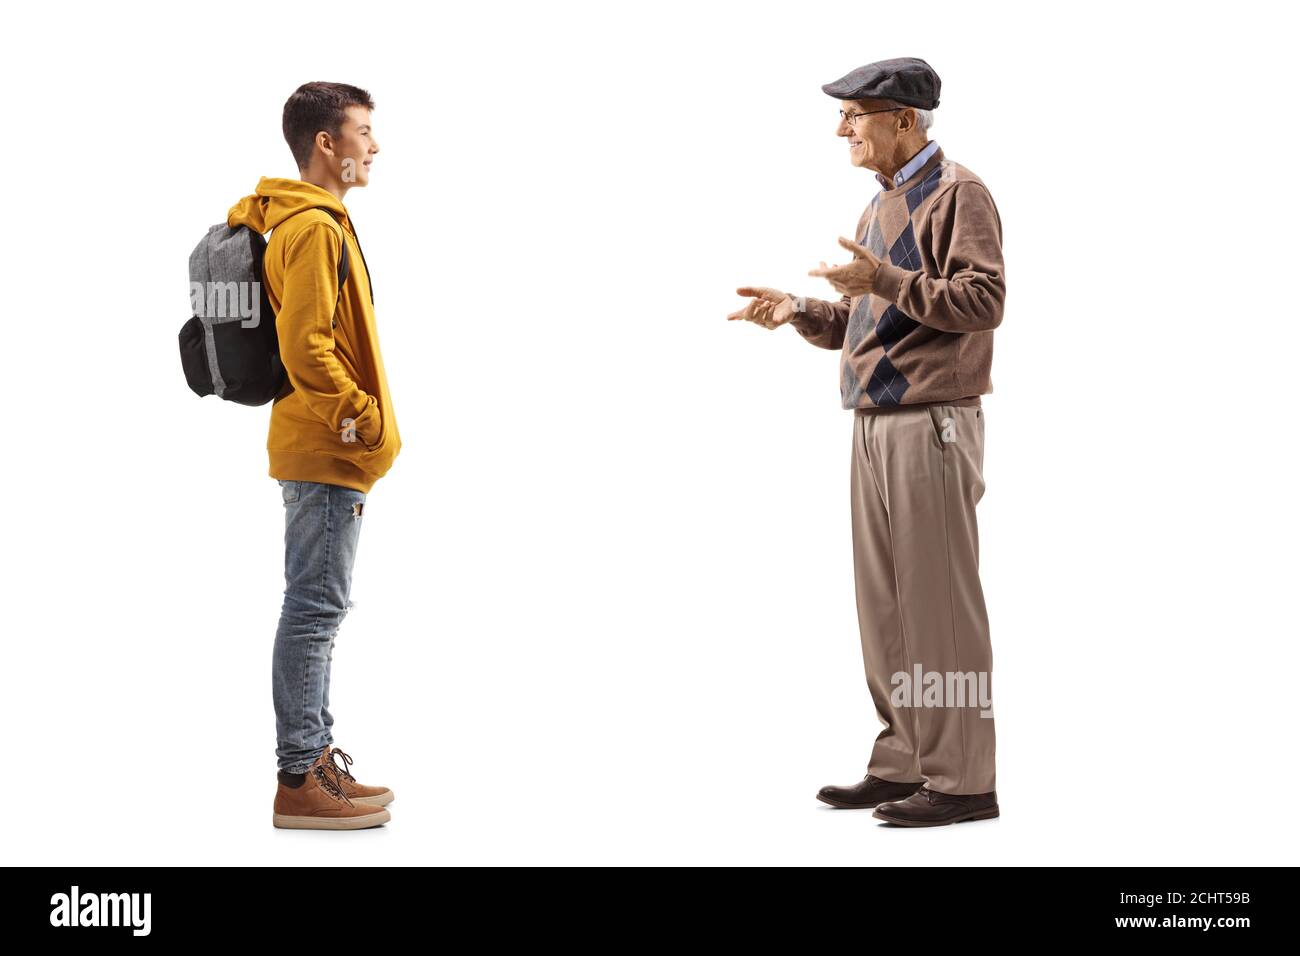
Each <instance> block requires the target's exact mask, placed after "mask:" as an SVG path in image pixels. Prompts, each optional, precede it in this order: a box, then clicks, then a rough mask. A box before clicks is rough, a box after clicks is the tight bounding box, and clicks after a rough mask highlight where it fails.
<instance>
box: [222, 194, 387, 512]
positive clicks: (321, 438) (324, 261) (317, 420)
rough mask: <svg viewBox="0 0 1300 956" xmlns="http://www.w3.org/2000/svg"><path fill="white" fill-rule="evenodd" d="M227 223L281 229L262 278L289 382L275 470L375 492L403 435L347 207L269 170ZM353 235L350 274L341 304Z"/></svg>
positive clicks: (276, 421)
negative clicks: (341, 275)
mask: <svg viewBox="0 0 1300 956" xmlns="http://www.w3.org/2000/svg"><path fill="white" fill-rule="evenodd" d="M322 206H323V207H325V208H324V209H321V208H313V207H322ZM325 209H329V210H332V211H333V212H334V213H335V215H334V216H331V215H330V213H328V212H326V211H325ZM291 217H292V218H291ZM336 217H337V218H336ZM226 221H227V224H228V225H230V226H248V227H249V228H250V229H253V230H256V231H257V232H260V233H263V234H264V233H266V231H267V230H273V231H272V232H271V238H270V239H269V240H268V242H267V247H266V255H265V258H264V259H263V274H262V282H263V284H264V285H265V287H266V292H267V298H268V299H269V300H270V302H271V308H272V309H273V310H274V311H275V330H276V334H277V335H278V336H279V339H280V358H281V360H282V361H283V362H284V367H285V371H287V372H288V376H289V383H288V384H287V385H286V386H285V390H284V391H283V392H281V394H280V396H279V397H278V398H277V399H276V400H275V403H274V404H273V405H272V406H271V427H270V431H269V432H268V434H267V439H266V449H267V453H268V454H269V456H270V459H271V470H270V474H271V477H272V478H283V479H286V480H295V481H322V482H326V483H329V484H334V485H343V486H344V487H346V488H354V489H356V490H357V491H362V492H368V491H369V490H370V488H371V486H372V485H373V484H374V483H375V482H376V481H378V480H379V479H380V478H382V477H383V476H384V474H385V473H387V471H388V469H389V467H390V466H391V465H392V464H393V459H395V458H396V457H397V453H398V451H400V450H401V447H402V439H401V436H400V435H399V434H398V431H397V419H396V417H395V416H394V415H393V402H392V399H390V398H389V396H388V379H387V377H386V376H385V375H384V361H383V358H382V356H381V355H380V353H379V334H378V332H377V330H376V328H375V310H374V306H373V305H372V304H371V301H370V275H369V274H368V272H367V271H366V267H365V259H364V257H363V256H362V255H361V247H360V245H359V244H358V243H357V237H356V233H355V232H354V231H353V228H352V221H351V219H349V218H348V211H347V209H345V208H344V206H343V203H341V202H340V201H339V200H338V197H336V196H334V195H333V194H332V193H329V192H327V191H326V190H324V189H322V188H320V187H319V186H314V185H312V184H311V183H305V182H302V181H301V180H297V179H274V178H268V177H265V176H263V177H262V179H261V180H260V181H259V182H258V184H257V191H256V192H255V193H254V194H253V195H251V196H245V197H244V198H243V199H241V200H240V201H239V202H237V203H236V204H235V205H234V206H232V207H231V209H230V215H229V216H228V217H227V220H226ZM282 223H283V225H281V224H282ZM344 242H346V243H347V244H348V279H347V282H345V283H344V285H343V295H342V298H341V299H339V301H338V309H337V311H336V310H335V306H334V303H335V300H336V298H338V293H339V288H338V266H339V259H340V257H341V256H342V254H343V252H342V243H344Z"/></svg>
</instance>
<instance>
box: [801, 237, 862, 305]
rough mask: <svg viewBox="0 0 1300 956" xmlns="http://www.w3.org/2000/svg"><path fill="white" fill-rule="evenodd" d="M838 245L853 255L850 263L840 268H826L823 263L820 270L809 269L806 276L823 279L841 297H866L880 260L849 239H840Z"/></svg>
mask: <svg viewBox="0 0 1300 956" xmlns="http://www.w3.org/2000/svg"><path fill="white" fill-rule="evenodd" d="M840 245H841V246H843V247H844V248H845V249H847V250H849V252H851V253H853V261H852V262H850V263H848V264H847V265H842V266H828V265H826V263H824V262H823V263H822V264H821V268H819V269H810V270H809V271H808V274H809V275H810V276H818V277H820V278H823V279H825V280H826V281H827V282H829V283H830V284H831V285H832V286H833V287H834V288H835V291H836V292H839V293H840V294H841V295H866V294H867V293H868V292H870V291H872V288H873V286H874V283H875V281H876V269H877V268H878V267H879V266H880V260H879V259H877V258H876V257H875V256H873V255H872V254H871V250H870V249H867V248H865V247H863V246H860V245H858V244H857V243H856V242H854V241H853V240H851V239H844V238H842V237H841V239H840Z"/></svg>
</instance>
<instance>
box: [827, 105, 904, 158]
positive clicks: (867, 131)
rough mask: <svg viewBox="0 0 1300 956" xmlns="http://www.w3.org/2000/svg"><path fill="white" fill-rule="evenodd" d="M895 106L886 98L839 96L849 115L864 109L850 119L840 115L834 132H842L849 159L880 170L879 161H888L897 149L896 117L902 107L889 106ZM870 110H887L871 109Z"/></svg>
mask: <svg viewBox="0 0 1300 956" xmlns="http://www.w3.org/2000/svg"><path fill="white" fill-rule="evenodd" d="M895 106H898V104H897V103H892V102H890V101H889V100H840V109H842V110H844V112H845V113H848V114H849V116H850V117H852V116H853V114H854V113H863V112H866V113H868V115H866V116H858V117H856V118H854V119H853V120H852V122H850V121H849V120H845V119H841V120H840V125H839V128H838V129H836V131H835V135H837V136H843V137H844V138H845V139H846V140H847V141H848V144H849V162H851V163H853V165H854V166H862V167H864V168H866V169H873V170H875V171H876V172H878V173H879V172H883V170H882V169H881V165H882V164H884V163H889V162H890V161H891V160H892V159H893V156H894V153H895V152H897V144H898V136H899V130H898V117H899V114H900V113H901V112H903V110H891V109H890V107H895ZM872 110H889V112H881V113H873V112H871V111H872Z"/></svg>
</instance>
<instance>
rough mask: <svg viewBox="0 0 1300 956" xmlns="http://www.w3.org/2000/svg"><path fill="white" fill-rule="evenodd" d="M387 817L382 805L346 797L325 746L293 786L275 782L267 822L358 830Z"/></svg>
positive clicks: (289, 826) (284, 826) (290, 826)
mask: <svg viewBox="0 0 1300 956" xmlns="http://www.w3.org/2000/svg"><path fill="white" fill-rule="evenodd" d="M390 819H392V815H391V814H390V813H389V812H388V811H387V810H385V809H384V808H383V807H375V806H371V805H370V804H366V803H353V802H352V801H351V800H349V799H348V797H347V795H346V794H345V793H344V792H343V789H342V787H340V786H339V781H338V777H337V776H336V775H335V770H334V762H333V761H332V760H330V759H329V748H328V747H326V748H325V751H324V752H323V753H322V754H321V755H320V756H319V757H317V758H316V762H315V763H313V764H312V765H311V766H310V767H309V768H308V769H307V775H306V776H305V777H304V778H303V781H302V783H300V784H299V785H298V786H297V787H291V786H289V785H288V784H287V783H285V782H284V781H283V780H281V781H280V782H279V783H278V785H277V786H276V791H275V807H274V813H273V815H272V817H271V822H272V823H274V824H275V825H276V826H277V827H281V828H282V829H287V830H361V829H364V828H366V827H377V826H379V825H380V824H381V823H387V822H388V821H389V820H390Z"/></svg>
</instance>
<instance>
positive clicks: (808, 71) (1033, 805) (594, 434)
mask: <svg viewBox="0 0 1300 956" xmlns="http://www.w3.org/2000/svg"><path fill="white" fill-rule="evenodd" d="M1273 9H1276V8H1274V7H1271V6H1270V5H1265V4H1249V3H1237V4H1233V5H1231V7H1228V8H1225V7H1222V6H1221V5H1205V6H1200V7H1198V6H1193V5H1188V4H1178V5H1172V4H1171V5H1156V4H1150V5H1147V4H1142V5H1139V4H1131V3H1129V4H1115V5H1105V4H1098V3H1089V4H1086V5H1083V4H1081V5H1077V6H1076V7H1075V8H1074V10H1073V11H1071V10H1070V9H1068V8H1062V7H1059V6H1056V7H1051V8H1046V7H1038V8H1030V7H1025V6H1022V5H1018V4H1017V5H1014V6H1006V7H996V6H993V5H971V4H965V3H962V4H943V3H933V2H932V3H928V4H925V5H923V6H916V5H909V4H902V5H899V4H876V5H870V4H862V3H848V4H814V5H804V6H801V7H798V8H797V9H796V8H795V7H792V6H791V5H790V4H788V3H782V4H754V3H745V4H727V5H722V4H717V5H714V4H702V3H691V4H654V5H650V6H647V5H645V4H638V5H621V6H613V5H606V4H599V5H598V4H590V5H578V4H563V5H560V6H557V7H549V8H544V7H543V6H541V5H524V4H492V5H489V4H472V5H469V4H466V5H454V6H436V5H423V6H421V5H414V4H410V3H398V4H390V5H382V4H379V3H368V4H338V5H331V4H326V3H316V4H310V5H305V6H304V5H302V4H293V5H290V4H283V3H257V4H245V5H240V4H236V3H226V4H221V5H219V6H213V5H210V4H209V5H203V6H180V5H174V4H168V5H162V6H158V7H145V6H140V5H136V6H132V5H129V4H128V5H120V4H119V5H95V6H90V5H87V6H85V7H71V6H60V5H56V4H41V5H27V6H23V7H18V8H15V9H13V10H11V11H8V12H7V13H6V18H7V21H6V25H5V30H4V35H3V40H2V41H0V42H2V43H3V45H4V49H3V51H0V52H3V57H0V61H2V62H3V64H4V65H3V67H0V69H3V71H4V88H5V89H6V91H7V92H8V96H7V98H6V103H5V106H4V110H3V112H4V115H5V118H6V121H5V128H6V134H5V137H4V138H5V143H6V160H7V162H6V163H5V167H6V170H7V173H8V175H7V189H6V190H5V205H4V209H3V215H4V223H3V229H2V230H0V243H3V256H2V257H0V261H3V263H4V273H5V282H4V290H5V300H6V302H5V319H6V323H5V333H6V334H5V339H6V344H7V346H8V348H7V356H6V357H7V361H5V363H4V368H5V379H6V382H5V384H6V386H7V389H6V390H7V393H8V407H9V415H10V418H9V425H8V433H9V436H10V441H9V442H8V443H7V444H6V449H5V456H4V461H5V466H4V468H3V483H4V485H3V492H4V497H3V502H4V511H5V520H4V522H3V527H4V539H3V540H4V544H5V547H4V549H3V562H4V567H3V573H4V582H5V585H6V587H5V592H6V597H5V608H4V624H3V627H4V664H3V671H2V680H3V686H2V687H0V700H2V701H3V704H2V707H3V712H2V713H0V717H2V718H3V725H4V728H5V731H6V733H5V738H4V765H5V769H6V781H7V782H6V786H5V788H4V790H5V795H4V799H5V801H6V803H7V804H8V806H9V810H8V813H9V816H8V818H7V819H8V820H9V821H11V823H10V825H7V826H6V827H4V828H3V831H2V833H0V846H2V847H3V854H2V855H3V857H4V859H5V861H6V862H9V863H41V864H51V865H53V864H60V865H62V864H78V865H80V864H86V865H89V864H144V863H150V864H176V863H183V864H231V863H249V862H252V863H273V862H288V863H294V862H300V861H302V860H303V859H304V856H303V854H304V853H310V854H315V853H316V852H318V851H319V850H321V849H323V848H324V845H325V844H328V851H329V852H330V853H331V854H333V855H332V856H331V860H332V861H333V862H336V863H342V864H347V863H360V862H366V861H376V862H392V863H397V862H401V863H482V864H504V863H649V864H668V863H715V864H716V863H735V864H766V863H813V864H869V865H909V864H926V865H936V864H946V863H954V864H963V863H1030V862H1033V863H1053V864H1107V863H1117V864H1129V863H1144V864H1157V863H1169V864H1200V863H1241V864H1244V863H1265V862H1267V863H1292V864H1294V863H1295V862H1297V859H1296V857H1297V852H1296V851H1297V837H1296V831H1295V828H1294V826H1293V825H1292V823H1291V818H1292V815H1293V814H1292V812H1291V810H1292V808H1291V802H1290V801H1291V797H1292V795H1294V794H1295V793H1296V792H1298V790H1300V778H1298V775H1297V747H1296V730H1297V727H1296V719H1295V717H1296V711H1295V707H1296V673H1297V652H1296V639H1297V627H1296V619H1295V609H1294V603H1293V600H1292V594H1293V591H1294V584H1293V580H1294V575H1295V567H1294V565H1295V562H1294V547H1295V540H1296V520H1295V506H1294V487H1295V480H1296V467H1295V465H1296V455H1295V438H1294V435H1295V431H1296V428H1297V422H1296V421H1295V413H1296V410H1295V404H1294V395H1295V381H1296V379H1295V362H1296V355H1297V351H1296V347H1297V334H1296V322H1297V319H1298V318H1300V316H1297V308H1296V300H1295V294H1296V273H1295V261H1294V260H1295V251H1296V241H1295V214H1296V211H1297V210H1296V190H1295V189H1294V188H1293V185H1292V180H1293V178H1294V171H1293V147H1294V145H1295V129H1294V120H1293V110H1294V96H1295V89H1294V87H1295V83H1294V82H1293V80H1292V79H1291V77H1292V76H1293V75H1294V71H1293V70H1292V69H1291V62H1292V56H1293V54H1292V52H1291V50H1290V45H1291V39H1292V37H1293V36H1294V24H1293V23H1292V24H1286V23H1282V22H1280V21H1278V20H1276V19H1273V20H1270V19H1269V17H1271V16H1276V14H1273V13H1271V12H1270V11H1271V10H1273ZM908 55H911V56H922V57H924V58H925V59H927V60H928V61H929V62H930V63H931V64H932V65H933V66H934V67H935V68H936V69H937V70H938V71H939V73H940V75H941V76H942V78H943V90H942V103H941V105H940V107H939V109H938V110H937V111H936V121H935V125H934V127H933V128H932V129H931V131H930V133H931V136H932V137H933V138H934V139H936V140H937V141H938V142H939V143H940V145H941V146H942V147H943V148H944V151H945V153H946V154H947V155H948V156H949V157H950V158H952V159H954V160H956V161H957V162H960V163H962V164H964V165H966V166H967V167H969V168H970V169H972V170H973V171H974V172H975V173H976V174H977V175H979V176H980V177H982V178H983V180H984V182H985V183H986V184H987V185H988V187H989V189H990V190H991V192H992V194H993V197H994V199H995V201H996V202H997V204H998V208H999V210H1000V213H1001V217H1002V221H1003V225H1004V230H1005V256H1006V262H1007V275H1008V286H1009V291H1008V297H1007V306H1006V316H1005V320H1004V322H1003V325H1002V327H1001V328H1000V329H999V330H998V333H997V340H996V341H997V344H996V352H995V359H994V367H993V381H994V385H995V389H996V390H995V392H994V393H993V394H992V395H989V396H986V399H985V408H986V414H987V417H988V425H987V449H986V472H985V477H986V480H987V482H988V492H987V494H986V496H985V498H984V500H983V502H982V503H981V505H980V525H981V546H982V551H981V555H982V561H983V579H984V585H985V591H986V595H987V600H988V605H989V610H990V616H991V621H992V634H993V646H994V660H995V662H996V669H995V679H994V682H993V683H994V688H995V695H994V699H995V701H996V711H997V736H998V778H997V782H998V796H999V800H1000V804H1001V807H1002V816H1001V818H1000V819H998V820H996V821H990V822H986V823H971V824H962V825H959V826H950V827H943V828H937V829H933V830H899V829H893V828H889V827H886V826H884V825H882V824H881V823H880V822H879V821H876V820H873V819H872V818H871V816H870V814H869V813H866V812H859V813H853V812H844V811H834V810H831V809H829V808H827V807H824V806H822V805H821V804H820V803H818V802H817V801H816V800H814V798H813V796H814V794H815V792H816V791H817V789H818V788H819V787H820V786H822V785H823V784H827V783H851V782H853V781H856V780H858V779H860V778H861V776H862V775H863V773H865V770H866V760H867V755H868V753H869V750H870V745H871V741H872V740H873V738H874V736H875V734H876V733H877V731H878V730H879V724H878V723H877V721H876V719H875V716H874V714H873V712H872V710H871V707H870V703H869V698H868V695H867V691H866V685H865V682H864V680H863V674H862V659H861V654H860V650H859V644H858V636H857V625H856V617H855V609H854V598H853V585H852V573H851V551H850V540H849V535H850V532H849V501H848V481H849V451H850V444H849V442H850V423H851V416H850V415H849V414H848V413H846V412H844V411H842V410H841V409H840V408H839V396H838V376H837V369H836V362H837V356H836V355H835V353H833V352H829V351H824V350H819V349H816V348H813V347H812V346H810V345H809V344H807V343H806V342H804V341H803V340H802V339H801V338H800V337H799V336H798V335H797V334H796V333H795V332H794V331H793V330H792V329H781V330H778V331H775V332H767V331H765V330H762V329H760V328H758V327H756V326H753V325H750V324H747V323H746V324H739V323H728V322H726V321H725V320H724V317H725V315H726V314H727V313H728V312H729V311H731V310H732V309H734V308H736V307H737V305H738V304H739V300H738V299H737V298H736V296H735V295H734V289H735V287H736V286H738V285H744V284H751V283H754V284H767V285H774V286H778V287H781V288H786V289H789V290H792V291H801V292H804V293H806V294H809V295H818V296H822V297H830V298H834V297H835V294H834V293H833V292H832V291H831V290H830V288H829V286H827V285H826V284H825V283H824V282H823V281H822V280H819V279H813V278H810V277H808V276H807V270H808V269H810V268H812V267H814V266H816V264H817V262H818V260H821V259H826V260H829V261H843V260H844V259H845V254H843V253H842V251H841V250H839V249H838V247H837V246H836V238H837V237H838V236H840V235H849V234H850V232H851V230H852V229H853V227H854V224H855V223H856V222H857V220H858V216H859V215H860V213H861V211H862V209H863V208H864V206H865V205H866V203H867V201H868V200H869V199H870V197H871V195H872V194H873V192H875V191H876V190H877V189H878V188H879V187H878V185H877V184H876V182H875V180H874V177H873V176H872V175H871V174H870V173H869V172H867V171H865V170H860V169H855V168H853V167H852V166H851V165H850V164H849V162H848V158H847V151H846V148H845V145H844V143H843V141H842V140H839V139H837V138H836V137H835V135H834V131H835V127H836V123H837V116H836V109H837V107H838V104H837V103H836V102H835V101H834V100H832V99H830V98H829V97H827V96H825V94H823V93H822V92H821V90H820V86H821V84H822V83H825V82H828V81H830V80H832V79H835V78H837V77H839V76H841V75H842V74H844V73H846V72H848V71H849V70H851V69H853V68H854V67H857V66H859V65H861V64H862V63H865V62H868V61H871V60H876V59H883V58H886V57H892V56H908ZM308 80H332V81H341V82H349V83H354V84H357V85H360V86H363V87H365V88H367V89H368V90H370V92H371V93H372V94H373V96H374V97H375V100H376V102H377V109H376V111H375V113H374V126H375V132H376V136H377V138H378V141H379V145H380V153H379V156H378V157H377V159H376V162H375V164H374V167H373V171H372V174H371V184H370V186H369V187H368V188H366V189H357V190H354V191H353V192H351V193H350V194H349V195H348V196H347V198H346V203H347V205H348V208H349V210H350V212H351V214H352V215H353V217H354V220H355V222H356V225H357V228H358V231H359V234H360V236H361V241H362V243H363V244H364V246H365V250H366V255H367V259H368V260H369V264H370V268H371V271H372V274H373V279H374V284H375V302H376V307H377V312H378V319H379V323H380V333H381V340H382V344H383V348H384V357H385V360H386V363H387V368H388V374H389V379H390V384H391V388H392V396H393V400H394V404H395V411H396V416H397V419H398V421H399V423H400V428H401V434H402V438H403V443H404V447H403V450H402V453H401V455H400V457H399V458H398V460H397V462H396V464H395V465H394V467H393V470H392V471H391V472H390V473H389V475H388V476H387V477H385V478H384V479H383V480H382V481H380V482H379V483H378V484H377V485H376V486H375V488H374V490H373V491H372V492H371V495H370V502H369V504H368V506H367V509H366V519H365V526H364V529H363V531H362V535H361V541H360V548H359V554H358V559H357V567H356V573H355V579H354V586H353V597H354V599H355V600H356V602H357V603H356V608H355V610H354V611H353V613H352V614H351V615H350V616H349V617H348V619H347V621H346V623H345V624H344V626H343V628H342V630H341V632H340V635H339V638H338V642H337V644H336V647H335V656H334V673H333V684H332V693H331V698H332V703H333V704H334V706H333V708H332V709H333V711H334V713H335V716H336V718H337V723H336V724H335V727H334V732H335V738H336V742H337V744H338V745H339V746H340V747H342V748H343V749H344V750H346V751H348V752H349V753H351V754H352V755H353V757H354V758H356V764H355V765H354V768H353V769H354V770H355V771H356V773H357V775H358V777H359V778H360V779H361V780H362V781H363V782H367V783H381V784H383V785H386V786H390V787H392V788H393V789H394V791H395V792H396V794H397V799H396V801H395V802H394V803H393V804H392V806H391V807H390V809H391V811H392V815H393V819H392V822H391V823H389V824H388V825H387V826H385V827H382V828H379V829H377V830H371V831H365V832H359V833H347V834H338V833H321V832H291V831H278V830H275V829H273V828H272V826H271V819H270V817H271V802H272V796H273V794H274V789H275V776H274V771H275V762H274V746H275V739H274V719H273V712H272V707H271V695H270V667H271V643H272V640H273V636H274V631H275V625H276V620H277V616H278V613H279V605H280V600H281V591H282V586H283V578H282V569H283V551H282V547H283V545H282V531H283V513H282V506H281V503H280V497H279V489H278V487H277V486H276V484H275V482H274V481H273V480H272V479H270V478H269V477H268V476H267V474H266V469H267V462H266V452H265V437H266V425H267V418H268V415H269V408H258V409H247V408H241V407H236V406H232V405H227V404H223V403H221V402H219V401H217V400H216V399H212V398H208V399H204V400H200V399H198V398H197V397H196V396H194V395H193V394H191V393H190V392H189V391H188V389H187V388H186V386H185V382H184V379H183V376H182V374H181V369H180V364H179V361H178V357H177V350H176V333H177V331H178V330H179V328H180V326H181V324H182V323H183V322H184V320H185V319H186V318H187V316H188V315H189V312H188V311H187V306H188V299H187V275H186V263H187V260H188V256H189V253H190V250H191V249H192V248H193V246H194V244H195V243H196V242H197V241H198V239H199V238H200V237H201V236H202V235H203V233H204V231H205V230H206V229H207V227H208V226H209V225H211V224H212V223H215V222H218V221H223V220H224V218H225V215H226V211H227V209H228V208H229V207H230V206H231V205H232V204H233V203H234V202H235V201H237V200H238V199H239V198H240V197H242V196H244V195H247V194H248V193H251V192H252V191H253V188H254V186H255V185H256V183H257V180H258V177H259V176H263V175H267V176H293V175H294V166H293V164H292V161H291V158H290V155H289V152H288V149H287V147H286V146H285V144H284V142H283V140H282V139H281V136H280V112H281V108H282V106H283V103H284V100H285V99H286V98H287V97H288V95H289V94H290V93H291V92H292V91H293V89H294V88H295V87H296V86H298V85H299V84H300V83H303V82H306V81H308ZM18 819H22V820H24V821H26V822H25V824H24V825H22V826H14V825H12V822H13V821H15V820H18Z"/></svg>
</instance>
